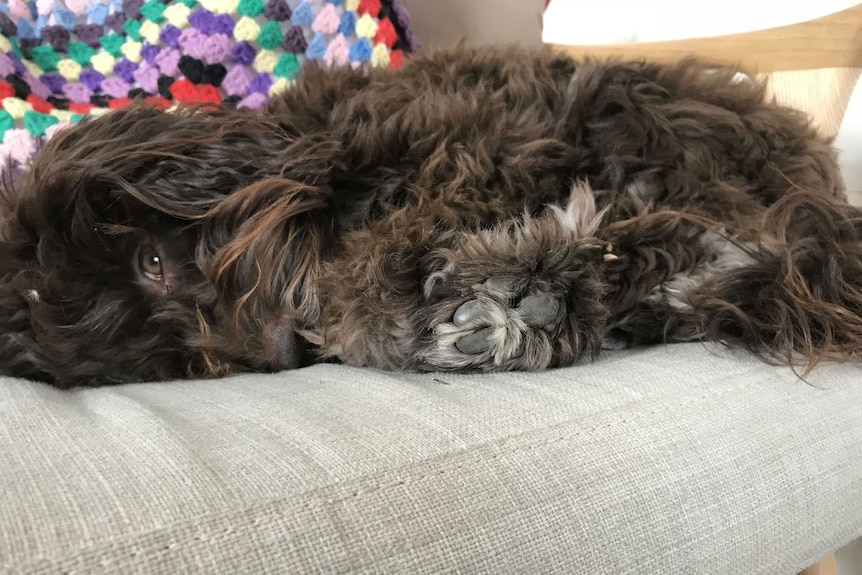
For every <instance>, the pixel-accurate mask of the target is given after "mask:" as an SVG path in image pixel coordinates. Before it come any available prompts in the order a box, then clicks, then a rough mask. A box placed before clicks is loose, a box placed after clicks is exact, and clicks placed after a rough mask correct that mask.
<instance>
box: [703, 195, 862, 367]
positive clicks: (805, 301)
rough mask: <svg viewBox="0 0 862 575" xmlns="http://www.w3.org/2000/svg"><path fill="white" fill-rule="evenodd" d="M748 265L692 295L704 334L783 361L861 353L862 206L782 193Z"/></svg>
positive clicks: (803, 361) (846, 357)
mask: <svg viewBox="0 0 862 575" xmlns="http://www.w3.org/2000/svg"><path fill="white" fill-rule="evenodd" d="M765 228H766V232H767V236H768V237H767V238H766V239H765V240H764V244H765V245H764V246H763V249H760V250H759V251H758V252H756V253H754V254H753V256H754V257H753V258H752V259H751V261H750V263H749V264H748V265H744V266H740V267H736V268H735V269H731V270H728V271H726V272H725V273H721V274H718V275H716V276H714V277H713V278H712V279H711V280H710V281H708V282H706V283H705V284H704V285H703V286H701V287H700V288H698V289H695V290H693V291H692V293H691V294H690V296H689V298H688V300H689V302H688V303H689V304H690V310H688V311H686V313H689V312H693V313H695V314H696V315H697V316H698V318H699V323H700V325H701V329H702V332H703V338H704V339H706V340H717V341H723V342H726V343H730V344H732V345H735V346H739V347H743V348H747V349H749V350H751V351H753V352H755V353H756V354H758V355H760V356H761V357H764V358H766V359H769V360H774V361H777V362H779V363H793V364H804V365H807V366H809V367H810V366H812V365H814V364H816V363H817V362H818V361H820V360H840V361H847V360H858V359H859V358H860V357H862V209H859V208H857V207H853V206H850V205H847V204H845V203H843V202H840V201H836V200H833V199H831V198H824V197H822V196H819V195H815V194H808V193H797V194H791V195H788V196H786V197H785V198H782V199H781V200H779V202H777V203H776V204H775V205H774V206H773V207H772V208H771V209H770V211H769V212H768V213H767V215H766V218H765Z"/></svg>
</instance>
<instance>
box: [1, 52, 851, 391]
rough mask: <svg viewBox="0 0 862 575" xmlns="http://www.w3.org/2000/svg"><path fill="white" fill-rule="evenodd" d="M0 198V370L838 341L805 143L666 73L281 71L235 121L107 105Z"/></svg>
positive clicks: (841, 279) (743, 87) (839, 355)
mask: <svg viewBox="0 0 862 575" xmlns="http://www.w3.org/2000/svg"><path fill="white" fill-rule="evenodd" d="M5 196H6V202H5V203H6V206H5V207H4V208H3V210H5V213H6V214H7V216H6V218H5V221H4V222H3V225H2V231H0V373H4V374H9V375H16V376H23V377H30V378H35V379H39V380H44V381H48V382H51V383H53V384H56V385H59V386H70V385H77V384H99V383H110V382H123V381H139V380H149V379H169V378H180V377H206V376H217V375H224V374H227V373H233V372H240V371H249V370H279V369H285V368H292V367H296V366H299V365H301V364H303V363H305V362H308V361H313V360H319V359H325V358H337V359H339V360H342V361H344V362H347V363H350V364H354V365H369V366H376V367H382V368H388V369H409V370H460V371H492V370H506V369H525V370H537V369H543V368H547V367H551V366H560V365H569V364H572V363H574V362H576V361H578V360H579V359H580V358H582V357H584V356H589V357H592V356H595V355H596V354H597V353H598V352H599V350H600V349H601V348H602V346H603V344H609V345H614V346H616V345H631V344H637V343H653V342H677V341H693V340H707V341H721V342H725V343H729V344H734V345H738V346H743V347H745V348H748V349H750V350H752V351H754V352H755V353H758V354H760V355H761V356H763V357H765V358H770V359H775V360H779V361H782V362H791V361H794V357H795V356H796V355H797V354H798V356H799V358H800V359H801V360H803V361H806V362H807V363H809V364H811V363H814V362H816V361H817V360H820V359H823V358H828V359H842V360H843V359H855V358H856V357H857V356H858V354H859V352H860V350H862V317H860V314H862V292H860V288H862V241H860V240H862V218H860V216H862V213H860V210H858V209H856V208H853V207H851V206H849V205H848V204H847V203H846V201H845V198H844V195H843V190H842V183H841V179H840V175H839V171H838V168H837V166H836V161H835V154H834V152H833V150H832V149H831V147H830V145H829V143H828V142H826V141H824V140H823V139H821V138H819V137H818V136H817V135H816V134H815V131H814V130H813V129H812V128H811V127H810V126H809V125H808V123H807V121H806V120H805V118H804V117H802V116H801V115H800V114H799V113H797V112H795V111H792V110H789V109H785V108H781V107H778V106H776V105H774V104H771V103H767V102H765V101H764V92H763V89H762V87H761V86H759V85H756V84H754V83H751V82H735V81H734V80H733V73H732V72H731V71H716V70H707V69H705V68H704V67H703V66H701V65H699V64H697V63H696V62H683V63H679V64H676V65H657V64H647V63H614V62H583V63H581V62H575V61H572V60H570V59H568V58H566V57H564V56H554V55H550V54H549V53H546V52H534V51H527V50H520V49H514V48H485V49H475V50H468V49H461V50H457V51H451V52H440V53H436V54H431V55H428V56H423V57H418V58H416V59H415V60H413V61H412V62H411V63H409V65H407V66H406V67H405V68H404V69H403V70H401V71H397V72H393V71H386V70H375V71H373V72H371V73H363V72H354V71H348V70H330V71H316V72H308V73H306V74H305V75H304V76H303V77H302V78H301V80H300V83H299V86H298V87H297V88H296V89H294V90H292V91H290V92H288V93H287V94H285V95H284V96H283V97H281V98H279V99H278V100H277V101H275V102H273V104H272V105H271V107H270V108H269V110H267V111H266V112H265V113H262V114H261V113H255V112H250V111H242V110H240V111H236V110H183V111H178V112H176V113H170V114H169V113H164V112H159V111H156V110H152V109H148V108H146V107H144V106H143V105H134V106H132V107H130V108H128V109H124V110H121V111H115V112H113V113H111V114H109V115H107V116H104V117H102V118H99V119H96V120H93V121H89V122H86V123H84V124H83V125H81V126H78V127H75V128H71V129H68V130H65V131H63V132H61V133H60V135H58V136H56V137H55V138H54V139H52V140H51V141H50V142H49V143H48V144H47V146H46V147H45V148H44V150H43V151H42V152H41V154H40V156H39V158H38V161H37V162H36V163H35V165H34V166H32V168H31V169H30V170H29V171H28V172H27V173H26V174H25V175H24V176H23V177H22V179H21V180H20V181H19V183H18V184H17V185H16V186H15V188H14V189H7V190H6V192H5ZM0 213H3V212H2V211H0Z"/></svg>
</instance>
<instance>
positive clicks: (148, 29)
mask: <svg viewBox="0 0 862 575" xmlns="http://www.w3.org/2000/svg"><path fill="white" fill-rule="evenodd" d="M180 6H182V4H180ZM160 32H161V28H159V25H158V24H156V23H155V22H150V21H149V20H146V21H145V22H144V23H143V24H141V30H140V32H139V33H140V35H141V38H143V39H144V40H146V41H147V42H149V43H150V44H153V45H158V43H159V33H160Z"/></svg>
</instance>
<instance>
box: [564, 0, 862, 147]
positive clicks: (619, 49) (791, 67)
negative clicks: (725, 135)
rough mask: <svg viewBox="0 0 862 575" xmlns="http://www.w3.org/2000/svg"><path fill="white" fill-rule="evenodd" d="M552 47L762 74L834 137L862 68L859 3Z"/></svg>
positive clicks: (774, 90)
mask: <svg viewBox="0 0 862 575" xmlns="http://www.w3.org/2000/svg"><path fill="white" fill-rule="evenodd" d="M551 47H552V49H554V50H556V51H559V52H564V53H567V54H570V55H572V56H573V57H575V58H582V57H585V56H590V57H616V58H621V59H647V60H654V61H672V60H677V59H680V58H682V57H685V56H691V55H696V56H697V57H698V58H700V59H701V60H703V61H705V62H707V63H714V64H716V65H730V66H735V67H737V68H738V69H739V70H740V71H742V72H745V73H747V74H749V75H750V76H752V77H753V76H758V75H765V76H767V78H768V85H769V87H770V90H771V92H772V94H773V95H774V96H775V98H776V100H777V101H778V102H780V103H782V104H786V105H790V106H793V107H796V108H800V109H802V110H804V111H806V112H808V113H809V114H810V115H811V116H812V118H813V120H814V122H815V124H816V125H817V126H818V128H819V129H820V130H821V132H822V133H823V134H824V135H826V136H834V135H835V134H837V132H838V129H839V127H840V125H841V121H842V119H843V117H844V110H845V109H846V108H847V104H848V103H849V102H850V96H851V94H852V92H853V88H854V86H855V85H856V82H857V80H858V79H859V76H860V72H862V3H860V4H857V5H855V6H853V7H851V8H847V9H846V10H842V11H840V12H835V13H833V14H829V15H827V16H823V17H822V18H817V19H814V20H809V21H806V22H800V23H797V24H790V25H787V26H779V27H776V28H767V29H764V30H757V31H753V32H744V33H740V34H728V35H725V36H711V37H705V38H690V39H684V40H670V41H664V42H636V43H630V44H608V45H604V44H600V45H564V44H552V45H551Z"/></svg>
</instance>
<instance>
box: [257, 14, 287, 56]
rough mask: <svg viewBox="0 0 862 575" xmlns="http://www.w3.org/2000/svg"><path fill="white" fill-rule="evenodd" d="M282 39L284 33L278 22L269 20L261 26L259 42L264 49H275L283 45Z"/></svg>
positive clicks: (258, 36)
mask: <svg viewBox="0 0 862 575" xmlns="http://www.w3.org/2000/svg"><path fill="white" fill-rule="evenodd" d="M282 40H284V34H282V33H281V26H279V25H278V22H273V21H269V22H267V23H266V24H264V25H263V26H261V27H260V34H258V35H257V43H258V44H260V47H261V48H263V49H264V50H275V49H276V48H278V47H279V46H281V41H282Z"/></svg>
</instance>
